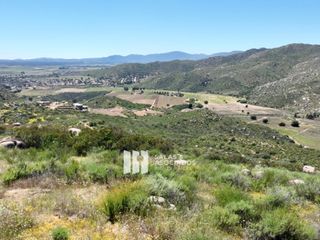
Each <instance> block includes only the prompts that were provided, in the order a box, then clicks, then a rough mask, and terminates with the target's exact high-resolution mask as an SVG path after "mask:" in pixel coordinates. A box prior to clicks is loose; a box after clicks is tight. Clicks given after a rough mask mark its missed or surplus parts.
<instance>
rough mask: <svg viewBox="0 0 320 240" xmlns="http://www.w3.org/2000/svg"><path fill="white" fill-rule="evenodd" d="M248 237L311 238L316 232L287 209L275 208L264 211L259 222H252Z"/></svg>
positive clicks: (257, 239) (263, 239) (292, 239)
mask: <svg viewBox="0 0 320 240" xmlns="http://www.w3.org/2000/svg"><path fill="white" fill-rule="evenodd" d="M249 237H250V239H254V240H265V239H275V240H276V239H290V240H300V239H306V240H307V239H310V240H311V239H315V237H316V233H315V231H314V229H312V228H311V227H310V226H308V225H307V224H306V223H304V222H303V221H302V220H301V219H300V218H299V217H298V216H297V215H295V214H294V213H290V212H289V211H288V210H287V209H277V210H275V211H272V212H267V213H265V214H264V215H263V216H262V220H261V221H260V222H258V223H256V224H252V225H251V226H250V229H249Z"/></svg>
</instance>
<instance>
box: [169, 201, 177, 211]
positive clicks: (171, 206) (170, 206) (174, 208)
mask: <svg viewBox="0 0 320 240" xmlns="http://www.w3.org/2000/svg"><path fill="white" fill-rule="evenodd" d="M168 209H169V210H173V211H175V210H177V208H176V206H175V205H174V204H172V203H170V204H169V208H168Z"/></svg>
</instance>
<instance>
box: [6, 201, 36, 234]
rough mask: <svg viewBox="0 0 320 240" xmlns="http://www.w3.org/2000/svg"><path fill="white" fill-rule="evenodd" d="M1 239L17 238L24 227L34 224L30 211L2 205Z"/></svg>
mask: <svg viewBox="0 0 320 240" xmlns="http://www.w3.org/2000/svg"><path fill="white" fill-rule="evenodd" d="M0 219H1V221H0V239H15V237H16V236H17V234H19V233H20V232H21V231H23V230H24V229H27V228H30V227H32V226H33V219H32V218H31V215H30V213H29V212H27V211H24V210H21V209H17V208H15V207H8V206H4V205H2V204H1V205H0Z"/></svg>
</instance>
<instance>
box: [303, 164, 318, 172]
mask: <svg viewBox="0 0 320 240" xmlns="http://www.w3.org/2000/svg"><path fill="white" fill-rule="evenodd" d="M302 171H303V172H305V173H315V171H316V168H315V167H312V166H309V165H305V166H303V168H302Z"/></svg>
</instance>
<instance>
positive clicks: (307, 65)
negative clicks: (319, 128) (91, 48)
mask: <svg viewBox="0 0 320 240" xmlns="http://www.w3.org/2000/svg"><path fill="white" fill-rule="evenodd" d="M89 74H90V75H91V76H94V77H97V78H103V79H108V80H109V81H111V82H114V83H115V84H116V83H117V81H118V82H122V83H123V82H124V83H132V82H134V83H135V82H137V83H138V84H139V86H141V87H146V88H152V89H169V90H176V91H177V90H181V91H192V92H199V91H207V92H211V93H218V94H229V95H236V96H242V97H245V98H247V99H248V100H249V102H250V103H255V104H259V105H264V106H269V107H278V108H289V109H293V110H295V111H299V112H311V111H316V112H319V113H320V45H309V44H290V45H286V46H283V47H279V48H273V49H266V48H261V49H251V50H248V51H245V52H241V53H237V54H232V55H228V56H215V57H210V58H207V59H201V60H198V61H172V62H160V63H148V64H122V65H118V66H114V67H111V68H105V69H100V70H94V71H91V72H89Z"/></svg>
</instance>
